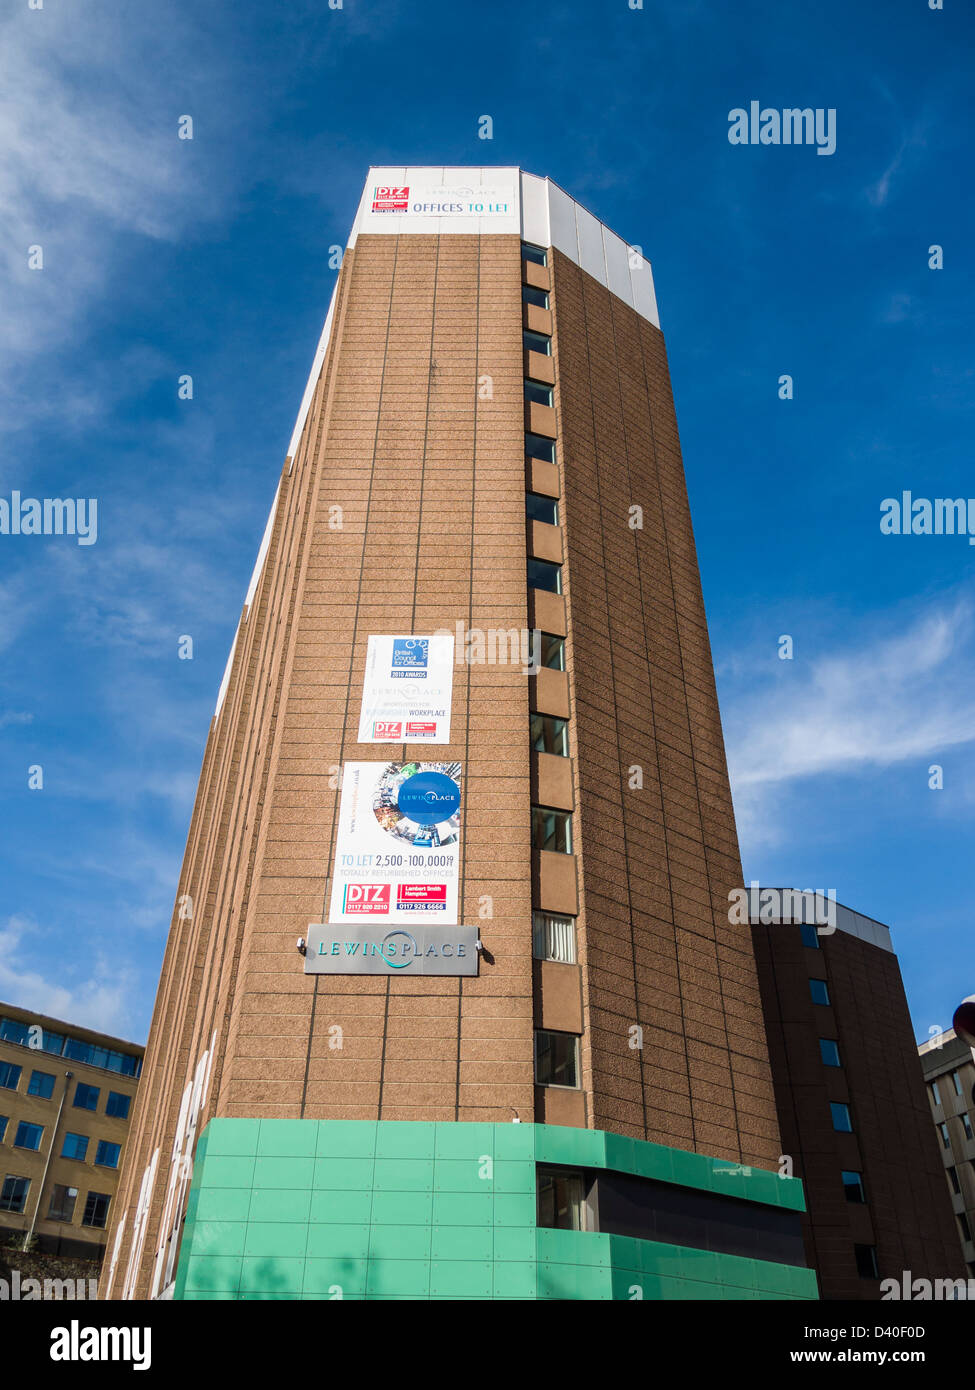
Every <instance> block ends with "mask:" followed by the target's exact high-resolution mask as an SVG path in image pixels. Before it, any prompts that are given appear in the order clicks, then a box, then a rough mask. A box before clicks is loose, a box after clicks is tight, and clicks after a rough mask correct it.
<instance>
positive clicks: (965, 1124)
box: [958, 1110, 975, 1139]
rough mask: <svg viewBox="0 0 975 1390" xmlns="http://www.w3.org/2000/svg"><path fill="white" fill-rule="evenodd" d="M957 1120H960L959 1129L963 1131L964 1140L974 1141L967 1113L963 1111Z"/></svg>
mask: <svg viewBox="0 0 975 1390" xmlns="http://www.w3.org/2000/svg"><path fill="white" fill-rule="evenodd" d="M958 1118H959V1120H961V1127H962V1129H963V1130H964V1131H965V1138H966V1139H975V1134H973V1133H972V1122H971V1120H970V1119H969V1118H968V1111H967V1110H963V1111H962V1112H961V1114H960V1115H959V1116H958Z"/></svg>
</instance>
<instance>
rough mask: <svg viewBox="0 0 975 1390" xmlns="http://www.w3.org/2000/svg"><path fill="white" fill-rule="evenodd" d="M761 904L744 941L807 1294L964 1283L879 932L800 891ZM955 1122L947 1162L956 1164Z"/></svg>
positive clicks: (774, 893) (899, 990)
mask: <svg viewBox="0 0 975 1390" xmlns="http://www.w3.org/2000/svg"><path fill="white" fill-rule="evenodd" d="M762 894H768V895H769V897H768V899H767V902H768V906H767V908H760V907H759V904H758V902H757V901H756V902H755V903H754V904H753V907H754V911H753V916H752V932H753V937H754V942H755V959H756V961H757V964H758V978H759V982H760V984H761V990H762V1002H763V1006H764V1011H765V1026H766V1031H767V1036H768V1046H769V1056H770V1058H771V1063H772V1075H773V1078H774V1082H775V1095H776V1102H777V1106H778V1115H779V1125H780V1127H781V1132H782V1145H783V1154H784V1155H787V1156H788V1157H790V1158H791V1160H792V1168H793V1171H794V1173H795V1174H796V1176H798V1177H800V1178H801V1179H802V1183H803V1187H804V1189H805V1194H806V1214H805V1216H804V1217H803V1232H804V1236H805V1242H806V1255H807V1259H808V1262H809V1264H810V1265H812V1266H813V1267H814V1268H815V1269H816V1271H817V1273H818V1275H819V1286H820V1296H821V1297H822V1298H825V1299H879V1298H880V1297H881V1293H882V1290H881V1281H883V1280H885V1279H896V1280H897V1281H898V1285H899V1286H901V1285H902V1283H903V1275H904V1273H905V1271H910V1273H911V1275H912V1276H913V1277H915V1278H917V1277H920V1278H927V1279H930V1280H932V1281H933V1280H935V1279H958V1278H962V1277H964V1276H965V1273H966V1271H965V1266H964V1261H963V1260H962V1258H961V1251H960V1248H959V1245H958V1232H957V1230H956V1223H957V1221H958V1218H957V1217H953V1215H952V1210H951V1202H950V1200H949V1193H948V1189H947V1187H946V1183H945V1174H944V1171H943V1166H944V1165H943V1163H942V1160H941V1159H940V1158H939V1156H938V1145H937V1144H936V1142H935V1137H934V1135H933V1134H932V1132H931V1114H930V1107H929V1103H928V1099H927V1097H926V1096H925V1093H924V1081H923V1079H922V1076H921V1071H920V1068H919V1067H918V1063H917V1049H916V1044H915V1042H914V1032H913V1028H912V1025H911V1018H910V1013H909V1012H908V1007H907V999H906V997H905V994H904V986H903V983H902V981H901V975H900V969H899V967H898V963H897V957H896V955H895V954H894V951H893V947H892V946H891V941H890V930H889V928H888V927H886V926H885V925H884V924H883V923H882V922H877V921H874V920H873V919H872V918H870V917H866V916H864V915H863V914H862V913H859V912H855V911H853V910H852V909H850V908H848V907H844V906H843V905H842V904H839V903H835V902H832V903H828V902H827V901H826V900H825V899H822V898H820V899H818V900H814V899H813V896H812V895H808V894H801V893H798V894H797V893H792V892H791V891H789V890H784V891H783V890H779V889H767V890H766V889H763V890H762ZM966 1051H967V1049H966ZM945 1089H947V1088H944V1087H942V1090H945ZM969 1094H970V1093H969ZM952 1095H953V1088H952ZM945 1103H946V1104H947V1103H948V1097H947V1096H945ZM959 1109H960V1110H963V1109H964V1105H963V1104H962V1103H961V1102H959ZM963 1123H964V1122H963V1121H962V1120H960V1119H958V1120H952V1125H953V1127H955V1128H956V1129H957V1133H956V1134H955V1136H954V1140H955V1143H956V1144H957V1145H958V1147H957V1148H956V1150H955V1154H956V1157H955V1160H954V1162H955V1163H956V1164H958V1165H959V1166H967V1167H969V1168H970V1167H971V1164H967V1165H963V1164H962V1163H961V1158H962V1154H963V1153H964V1148H963V1145H964V1142H965V1141H964V1136H963V1133H962V1127H963ZM972 1152H973V1154H975V1149H973V1150H972ZM966 1178H967V1175H966ZM966 1191H968V1192H970V1191H971V1189H970V1188H967V1189H966ZM956 1210H960V1208H956Z"/></svg>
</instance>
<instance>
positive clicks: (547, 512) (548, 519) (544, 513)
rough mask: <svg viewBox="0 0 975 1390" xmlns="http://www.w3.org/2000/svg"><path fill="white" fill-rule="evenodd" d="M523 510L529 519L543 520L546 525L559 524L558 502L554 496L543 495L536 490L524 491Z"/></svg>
mask: <svg viewBox="0 0 975 1390" xmlns="http://www.w3.org/2000/svg"><path fill="white" fill-rule="evenodd" d="M525 512H526V513H527V515H528V518H529V520H530V521H544V522H545V524H546V525H547V526H558V524H559V504H558V502H556V500H555V498H554V497H543V496H542V495H541V493H538V492H528V493H526V494H525Z"/></svg>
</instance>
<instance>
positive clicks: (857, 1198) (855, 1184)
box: [842, 1169, 867, 1202]
mask: <svg viewBox="0 0 975 1390" xmlns="http://www.w3.org/2000/svg"><path fill="white" fill-rule="evenodd" d="M842 1177H843V1192H844V1194H845V1196H846V1200H847V1201H848V1202H865V1201H866V1200H867V1199H866V1197H865V1196H864V1193H863V1174H862V1173H857V1172H856V1171H854V1170H847V1169H844V1170H843V1174H842Z"/></svg>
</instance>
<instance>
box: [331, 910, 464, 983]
mask: <svg viewBox="0 0 975 1390" xmlns="http://www.w3.org/2000/svg"><path fill="white" fill-rule="evenodd" d="M477 939H478V936H477V927H413V928H412V930H409V931H408V930H406V928H404V927H393V928H390V929H389V930H388V931H383V929H382V928H381V927H380V928H379V930H378V931H377V929H376V927H375V926H371V927H370V926H365V925H363V926H361V927H356V926H349V925H347V924H340V925H329V924H327V923H317V922H313V923H311V924H310V925H309V927H308V936H307V939H306V945H305V974H306V975H476V974H477V955H478V952H477Z"/></svg>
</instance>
